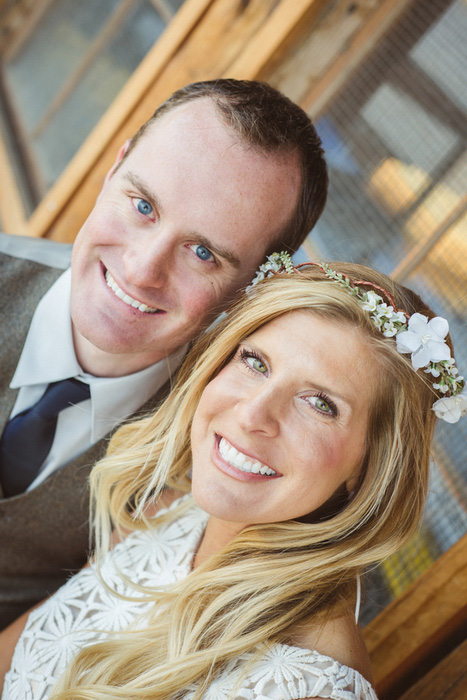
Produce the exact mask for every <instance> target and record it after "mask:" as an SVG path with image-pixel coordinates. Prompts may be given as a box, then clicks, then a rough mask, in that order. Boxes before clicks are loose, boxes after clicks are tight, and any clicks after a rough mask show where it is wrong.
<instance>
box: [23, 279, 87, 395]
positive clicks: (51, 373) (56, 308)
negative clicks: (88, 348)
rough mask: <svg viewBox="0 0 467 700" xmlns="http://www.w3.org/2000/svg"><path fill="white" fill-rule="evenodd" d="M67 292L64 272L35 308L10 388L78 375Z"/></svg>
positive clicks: (67, 281) (68, 282) (69, 287)
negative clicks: (58, 350) (58, 349)
mask: <svg viewBox="0 0 467 700" xmlns="http://www.w3.org/2000/svg"><path fill="white" fill-rule="evenodd" d="M70 290H71V270H70V269H68V270H66V272H64V273H63V274H62V275H60V277H59V278H58V279H57V280H56V281H55V282H54V284H53V285H52V286H51V287H50V289H49V290H48V292H47V293H46V294H45V295H44V296H43V297H42V299H41V300H40V302H39V304H38V305H37V308H36V311H35V313H34V316H33V319H32V322H31V325H30V327H29V331H28V335H27V338H26V342H25V344H24V348H23V352H22V353H21V357H20V360H19V362H18V366H17V368H16V372H15V374H14V375H13V379H12V381H11V384H10V386H11V387H12V388H13V389H17V388H18V387H21V386H30V385H32V384H50V382H58V381H61V380H62V379H67V378H68V377H76V376H78V375H79V374H81V373H82V369H81V367H80V366H79V363H78V360H77V359H76V355H75V350H74V347H73V333H72V329H71V317H70ZM57 348H60V352H57Z"/></svg>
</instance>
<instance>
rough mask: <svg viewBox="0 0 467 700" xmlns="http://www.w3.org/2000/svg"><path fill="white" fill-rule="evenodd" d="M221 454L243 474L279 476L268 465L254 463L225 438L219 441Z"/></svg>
mask: <svg viewBox="0 0 467 700" xmlns="http://www.w3.org/2000/svg"><path fill="white" fill-rule="evenodd" d="M219 453H220V456H221V457H222V459H223V460H225V461H226V462H227V463H228V464H230V465H231V466H232V467H236V468H237V469H239V470H240V471H241V472H248V473H250V474H263V475H264V476H279V474H278V473H277V472H275V471H274V469H271V468H270V467H268V466H267V465H266V464H262V462H257V461H254V460H252V459H251V458H250V457H247V456H246V455H244V454H243V452H239V451H238V450H237V449H236V448H235V447H234V446H233V445H231V444H230V442H227V440H226V439H225V438H221V439H220V440H219Z"/></svg>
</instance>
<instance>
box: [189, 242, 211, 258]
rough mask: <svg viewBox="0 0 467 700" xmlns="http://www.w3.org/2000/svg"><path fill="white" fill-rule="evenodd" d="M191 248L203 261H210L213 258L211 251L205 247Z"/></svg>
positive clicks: (194, 246) (195, 246) (193, 246)
mask: <svg viewBox="0 0 467 700" xmlns="http://www.w3.org/2000/svg"><path fill="white" fill-rule="evenodd" d="M190 248H191V249H192V251H193V252H194V253H196V255H197V256H198V258H200V259H201V260H210V259H211V258H212V253H211V251H210V250H208V248H205V246H204V245H192V246H190Z"/></svg>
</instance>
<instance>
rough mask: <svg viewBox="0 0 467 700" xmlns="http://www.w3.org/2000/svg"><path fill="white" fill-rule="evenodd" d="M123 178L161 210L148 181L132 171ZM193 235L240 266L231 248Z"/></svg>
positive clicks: (214, 251)
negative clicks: (147, 183)
mask: <svg viewBox="0 0 467 700" xmlns="http://www.w3.org/2000/svg"><path fill="white" fill-rule="evenodd" d="M123 179H124V180H127V181H128V182H130V183H131V184H132V185H133V187H135V188H136V189H137V190H139V192H140V193H141V195H142V196H143V197H144V198H145V199H147V200H148V202H149V203H150V204H152V205H153V206H154V207H155V208H156V209H158V210H159V211H161V204H160V201H159V199H158V198H157V197H156V195H155V194H154V193H153V192H151V190H150V189H149V188H148V186H147V185H146V183H145V182H143V180H141V178H140V177H138V175H136V174H135V173H132V172H131V171H130V172H126V173H124V175H123ZM192 236H193V237H194V238H195V239H196V242H197V243H199V245H202V246H204V247H205V248H207V249H208V250H210V251H211V253H213V254H214V255H217V256H218V257H220V258H223V259H224V260H226V261H227V262H228V263H230V264H231V265H232V267H234V268H235V269H236V270H238V269H239V268H240V265H241V263H240V259H239V258H238V257H237V256H236V255H235V254H234V253H232V251H231V250H229V249H228V248H225V247H224V246H222V245H219V244H217V243H213V242H212V241H210V240H209V238H206V236H203V235H202V234H200V233H197V232H196V231H193V233H192Z"/></svg>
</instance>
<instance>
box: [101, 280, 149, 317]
mask: <svg viewBox="0 0 467 700" xmlns="http://www.w3.org/2000/svg"><path fill="white" fill-rule="evenodd" d="M105 281H106V282H107V286H108V287H109V288H110V289H111V290H112V291H113V292H114V294H115V296H117V297H118V298H119V299H121V300H122V301H123V302H125V304H128V306H132V307H133V308H134V309H139V311H142V312H143V313H145V314H155V313H157V311H158V310H157V309H153V308H152V307H151V306H148V305H147V304H143V303H142V302H141V301H138V300H137V299H133V297H130V295H129V294H126V293H125V292H124V291H123V290H121V289H120V287H119V286H118V284H117V283H116V281H115V280H114V278H113V277H112V275H111V274H110V272H109V271H108V270H106V273H105Z"/></svg>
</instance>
